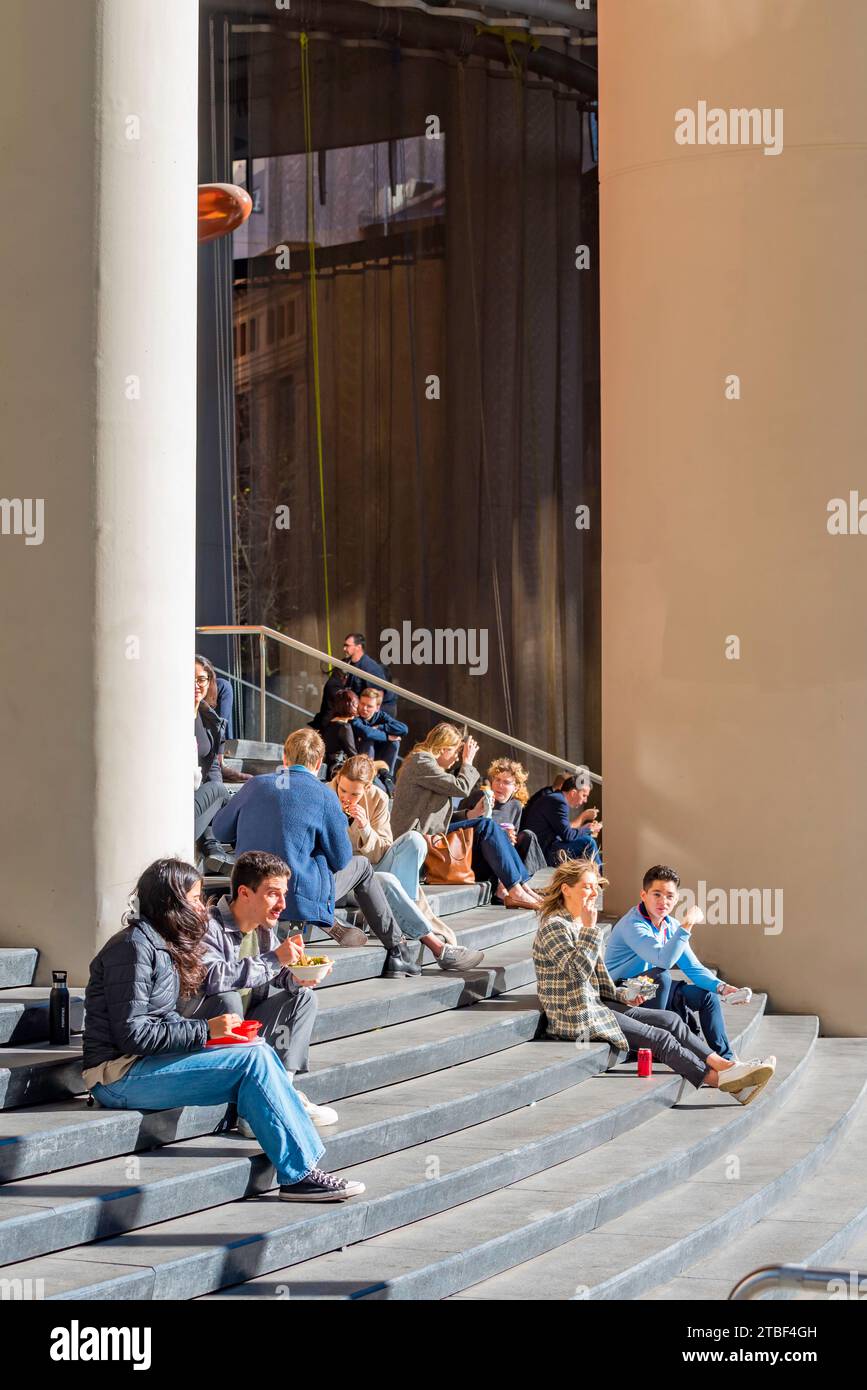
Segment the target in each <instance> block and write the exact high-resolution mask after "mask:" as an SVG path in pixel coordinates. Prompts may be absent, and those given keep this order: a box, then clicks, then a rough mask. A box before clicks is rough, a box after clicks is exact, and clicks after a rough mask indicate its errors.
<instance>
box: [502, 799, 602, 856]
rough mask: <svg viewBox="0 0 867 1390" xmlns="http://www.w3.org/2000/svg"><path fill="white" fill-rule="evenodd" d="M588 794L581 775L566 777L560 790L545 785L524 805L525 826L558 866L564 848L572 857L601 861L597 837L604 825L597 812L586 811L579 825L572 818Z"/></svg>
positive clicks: (546, 854)
mask: <svg viewBox="0 0 867 1390" xmlns="http://www.w3.org/2000/svg"><path fill="white" fill-rule="evenodd" d="M587 795H588V792H587V791H586V789H585V787H584V786H583V785H582V784H581V783H580V782H579V780H578V778H576V777H567V778H566V780H565V782H564V783H563V785H562V787H561V788H560V790H559V791H554V789H553V787H546V788H544V790H542V791H541V792H537V793H536V795H535V796H534V797H531V798H530V800H529V801H528V803H527V805H526V807H525V808H524V815H523V819H522V822H521V824H522V827H523V829H524V830H532V831H533V833H534V834H535V836H536V838H537V839H538V841H539V844H540V846H541V848H542V853H543V854H544V856H545V859H546V860H547V862H548V863H549V864H551V865H553V866H555V867H556V865H557V864H559V862H560V852H561V851H562V850H565V851H566V853H567V854H568V856H569V858H570V859H583V858H585V857H586V858H587V859H592V860H593V861H594V862H596V863H599V862H601V861H600V855H599V847H598V845H597V844H596V836H597V835H598V834H599V831H600V830H601V829H602V824H601V822H600V821H598V820H596V819H595V816H596V812H595V811H593V812H591V811H589V810H587V811H584V812H583V813H582V815H581V818H580V819H579V823H578V825H577V826H573V825H572V822H571V820H570V819H569V813H570V811H571V812H573V813H574V812H575V811H577V810H578V809H579V808H580V806H581V805H582V802H584V801H586V800H587ZM585 817H590V819H589V821H586V822H585V819H584V818H585Z"/></svg>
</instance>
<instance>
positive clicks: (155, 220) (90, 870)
mask: <svg viewBox="0 0 867 1390" xmlns="http://www.w3.org/2000/svg"><path fill="white" fill-rule="evenodd" d="M197 58H198V5H197V3H196V0H123V3H117V0H109V2H108V3H106V0H74V3H69V0H40V3H39V4H34V3H33V2H32V0H5V3H4V8H3V39H2V43H0V130H2V144H3V190H4V198H5V212H4V216H3V218H2V221H0V253H2V254H0V360H2V371H0V404H2V410H0V418H2V424H3V434H2V445H0V449H2V462H0V479H2V481H0V495H2V497H3V498H5V499H6V500H7V502H9V503H10V507H9V508H7V512H5V513H4V517H5V516H6V515H7V513H8V516H9V517H10V518H12V520H11V521H9V522H6V521H4V522H3V527H2V533H0V593H2V597H3V614H2V621H0V719H2V729H3V758H2V783H3V794H2V797H0V869H2V872H0V882H2V889H0V946H21V947H23V946H38V947H39V949H40V951H41V953H42V954H41V960H40V969H39V976H38V978H39V980H40V981H45V980H46V979H47V978H49V977H48V970H49V969H50V968H51V967H55V968H57V967H60V968H63V967H65V968H67V969H68V970H69V971H70V979H71V983H74V984H81V983H83V982H84V981H86V979H87V966H88V962H89V961H90V958H91V957H92V955H93V954H94V952H95V951H96V949H97V947H98V946H99V945H100V944H101V942H102V941H103V940H105V939H106V937H107V936H108V935H110V934H111V933H112V932H113V931H115V930H117V928H118V927H119V925H120V917H121V912H122V910H123V908H124V906H125V904H126V900H127V897H128V894H129V892H130V889H131V888H132V887H133V885H134V883H135V880H136V878H137V876H138V874H139V872H140V871H141V870H142V869H143V868H144V867H145V865H146V864H147V863H148V862H149V861H150V860H151V859H154V858H156V857H157V855H160V854H171V853H181V854H189V853H190V852H191V850H192V843H191V842H192V779H193V746H192V724H191V719H190V716H191V713H192V705H191V689H192V686H191V681H192V655H193V650H194V635H193V623H194V603H193V599H194V541H195V408H196V183H197V87H196V69H197ZM13 503H15V504H18V503H20V504H22V506H23V505H24V504H30V506H32V507H33V508H34V513H35V512H36V511H37V507H38V504H41V509H42V516H43V526H44V529H43V533H42V535H41V537H39V538H37V533H36V531H35V530H31V532H30V535H31V539H32V541H33V542H34V543H32V544H28V543H27V536H26V535H25V533H24V532H23V530H21V528H20V527H19V528H18V533H17V534H16V527H15V524H14V521H15V510H14V508H13V507H12V505H11V504H13ZM0 520H2V518H0Z"/></svg>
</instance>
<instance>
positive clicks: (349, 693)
mask: <svg viewBox="0 0 867 1390" xmlns="http://www.w3.org/2000/svg"><path fill="white" fill-rule="evenodd" d="M328 713H329V716H330V717H331V718H332V719H333V718H334V717H335V716H336V717H337V718H338V719H354V718H355V716H356V715H357V713H358V696H357V695H356V693H355V691H354V690H338V692H337V694H336V695H335V697H334V699H333V700H332V701H331V708H330V710H329V711H328Z"/></svg>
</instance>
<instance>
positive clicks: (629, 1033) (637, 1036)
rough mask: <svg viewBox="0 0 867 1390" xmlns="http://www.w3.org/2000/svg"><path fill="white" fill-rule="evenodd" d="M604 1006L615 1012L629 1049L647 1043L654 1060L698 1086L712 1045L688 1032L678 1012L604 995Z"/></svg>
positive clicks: (704, 1071) (703, 1076) (646, 1045)
mask: <svg viewBox="0 0 867 1390" xmlns="http://www.w3.org/2000/svg"><path fill="white" fill-rule="evenodd" d="M605 1007H606V1009H610V1010H611V1012H612V1013H613V1014H616V1015H617V1022H618V1023H619V1024H620V1027H621V1029H622V1030H623V1036H624V1037H625V1038H626V1041H627V1042H628V1043H629V1049H630V1051H631V1052H637V1051H638V1049H639V1048H640V1047H649V1048H650V1051H651V1053H652V1055H653V1060H654V1062H662V1063H663V1064H664V1065H665V1066H666V1067H671V1070H672V1071H676V1072H677V1074H678V1076H685V1077H686V1079H687V1081H689V1082H690V1083H691V1084H692V1085H693V1086H696V1087H698V1086H701V1084H702V1082H703V1081H704V1078H705V1074H706V1072H707V1059H708V1057H709V1056H710V1054H711V1052H712V1051H713V1048H712V1047H708V1045H707V1043H706V1042H705V1041H704V1038H698V1037H696V1035H695V1033H692V1032H690V1030H689V1028H687V1026H686V1024H685V1023H684V1021H683V1019H682V1018H681V1017H680V1016H679V1014H674V1013H671V1012H670V1011H669V1010H668V1009H640V1008H634V1007H633V1008H630V1007H629V1005H628V1004H619V1003H617V1002H616V1001H614V1000H610V999H606V1001H605Z"/></svg>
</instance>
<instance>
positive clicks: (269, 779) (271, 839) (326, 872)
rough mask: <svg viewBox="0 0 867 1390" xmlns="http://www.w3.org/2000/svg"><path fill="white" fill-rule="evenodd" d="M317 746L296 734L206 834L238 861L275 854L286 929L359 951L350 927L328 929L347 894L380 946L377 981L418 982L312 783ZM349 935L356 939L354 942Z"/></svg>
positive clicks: (388, 916) (321, 750) (337, 809)
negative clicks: (279, 760) (282, 868)
mask: <svg viewBox="0 0 867 1390" xmlns="http://www.w3.org/2000/svg"><path fill="white" fill-rule="evenodd" d="M324 755H325V745H324V743H323V742H322V739H321V738H320V737H319V734H318V733H316V731H315V730H314V729H310V728H305V729H297V730H296V731H295V733H293V734H290V735H289V737H288V738H287V740H286V743H285V744H284V747H283V767H282V768H281V769H280V770H279V771H278V772H270V773H267V774H266V775H265V776H264V777H254V778H253V779H252V780H251V781H249V782H247V783H246V784H245V785H244V786H243V787H242V788H241V790H240V791H239V792H238V793H237V794H236V795H235V796H233V797H232V800H231V801H230V802H229V803H228V804H227V805H226V806H224V807H223V809H222V811H221V812H220V813H219V815H218V816H217V818H216V820H215V821H214V834H215V836H216V837H217V839H218V840H221V841H222V842H223V843H224V844H230V845H234V846H235V849H236V850H237V852H238V853H239V854H244V853H245V852H246V851H248V850H262V851H264V852H265V853H267V854H276V855H279V857H280V858H281V859H283V860H284V861H285V862H286V863H287V864H288V865H289V868H290V870H291V877H290V879H289V883H288V885H287V891H286V907H285V909H284V911H283V912H282V914H281V921H283V922H288V923H290V924H291V926H290V928H289V929H290V930H303V929H304V928H305V927H308V926H311V925H312V924H314V923H315V924H317V925H319V926H323V927H324V928H325V929H326V930H327V931H328V932H329V934H330V935H331V936H333V937H334V939H335V940H336V941H337V942H338V943H339V944H342V945H354V944H355V942H356V940H357V939H358V936H360V940H358V944H359V945H362V944H364V936H363V934H362V933H358V929H357V928H354V927H350V928H346V927H340V926H336V925H335V924H334V909H335V907H336V906H342V905H343V904H344V903H345V902H346V899H347V898H348V897H349V895H350V893H351V894H352V895H353V897H354V899H355V902H357V904H358V906H359V908H360V909H361V913H362V916H363V917H364V919H365V921H366V922H367V924H368V926H369V927H370V929H371V931H372V932H374V934H375V935H376V936H378V937H379V939H380V941H381V942H382V944H383V946H384V947H385V968H384V970H383V974H384V975H386V976H389V977H391V976H395V975H418V974H419V973H420V966H419V965H418V963H417V961H416V960H415V955H416V951H417V947H416V948H414V947H413V946H411V945H410V943H409V942H408V941H407V940H406V938H405V937H404V935H403V933H402V932H401V930H400V928H399V926H398V925H397V922H396V921H395V918H394V914H393V913H392V910H391V908H390V907H389V905H388V902H387V901H386V897H385V894H384V893H383V891H382V886H381V884H380V883H379V882H378V881H377V879H376V876H375V874H374V872H373V866H372V864H371V863H370V862H369V861H368V860H367V859H365V858H364V857H363V855H360V854H355V855H354V854H353V853H352V845H351V844H350V842H349V835H348V833H347V821H346V813H345V812H344V810H343V807H342V806H341V804H340V802H339V801H338V799H337V797H336V796H335V794H334V792H333V791H332V790H331V788H330V787H328V786H326V784H325V783H324V782H320V780H319V775H318V774H319V769H320V767H321V766H322V759H323V757H324ZM356 933H357V936H356V935H354V934H356Z"/></svg>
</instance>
